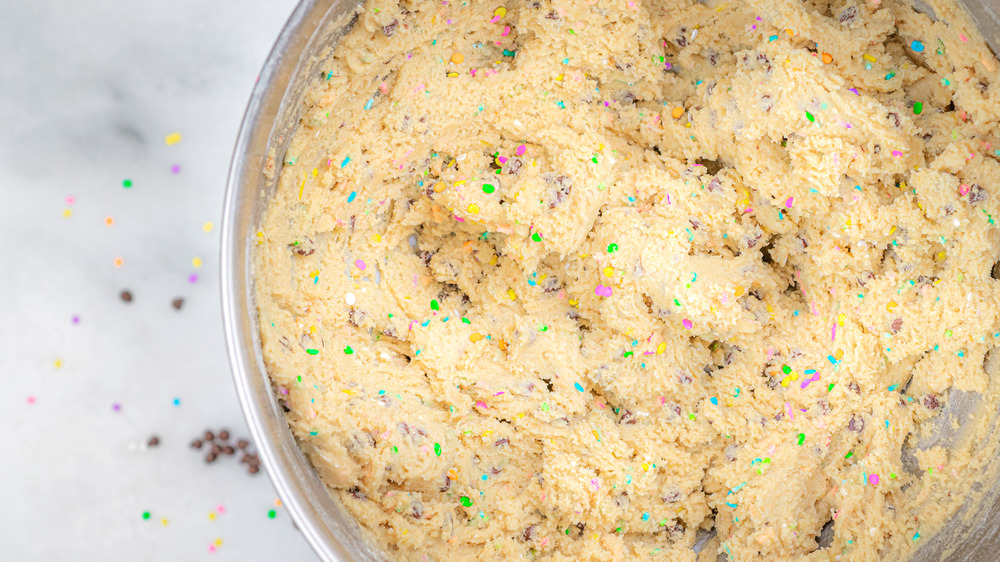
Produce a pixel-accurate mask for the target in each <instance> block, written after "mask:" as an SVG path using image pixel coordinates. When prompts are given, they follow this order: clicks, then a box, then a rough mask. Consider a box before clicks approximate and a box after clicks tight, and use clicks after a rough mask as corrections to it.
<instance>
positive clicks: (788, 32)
mask: <svg viewBox="0 0 1000 562" xmlns="http://www.w3.org/2000/svg"><path fill="white" fill-rule="evenodd" d="M785 33H787V34H788V36H789V37H794V36H795V32H794V31H792V30H791V29H786V30H785Z"/></svg>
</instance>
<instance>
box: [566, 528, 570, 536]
mask: <svg viewBox="0 0 1000 562" xmlns="http://www.w3.org/2000/svg"><path fill="white" fill-rule="evenodd" d="M566 534H567V535H568V534H569V527H566Z"/></svg>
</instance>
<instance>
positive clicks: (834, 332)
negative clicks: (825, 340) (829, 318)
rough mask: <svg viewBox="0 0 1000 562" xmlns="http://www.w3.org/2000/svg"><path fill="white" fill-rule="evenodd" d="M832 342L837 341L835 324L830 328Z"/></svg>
mask: <svg viewBox="0 0 1000 562" xmlns="http://www.w3.org/2000/svg"><path fill="white" fill-rule="evenodd" d="M830 341H837V323H836V322H834V323H833V326H830Z"/></svg>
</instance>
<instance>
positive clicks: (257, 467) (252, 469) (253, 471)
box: [247, 464, 260, 474]
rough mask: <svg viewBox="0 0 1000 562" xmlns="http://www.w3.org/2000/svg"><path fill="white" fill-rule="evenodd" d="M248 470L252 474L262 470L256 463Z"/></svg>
mask: <svg viewBox="0 0 1000 562" xmlns="http://www.w3.org/2000/svg"><path fill="white" fill-rule="evenodd" d="M247 472H249V473H250V474H257V473H258V472H260V467H259V466H257V465H255V464H252V465H250V466H249V467H248V468H247Z"/></svg>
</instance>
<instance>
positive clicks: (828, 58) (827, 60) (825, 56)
mask: <svg viewBox="0 0 1000 562" xmlns="http://www.w3.org/2000/svg"><path fill="white" fill-rule="evenodd" d="M831 62H833V55H831V54H830V53H823V64H830V63H831Z"/></svg>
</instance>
